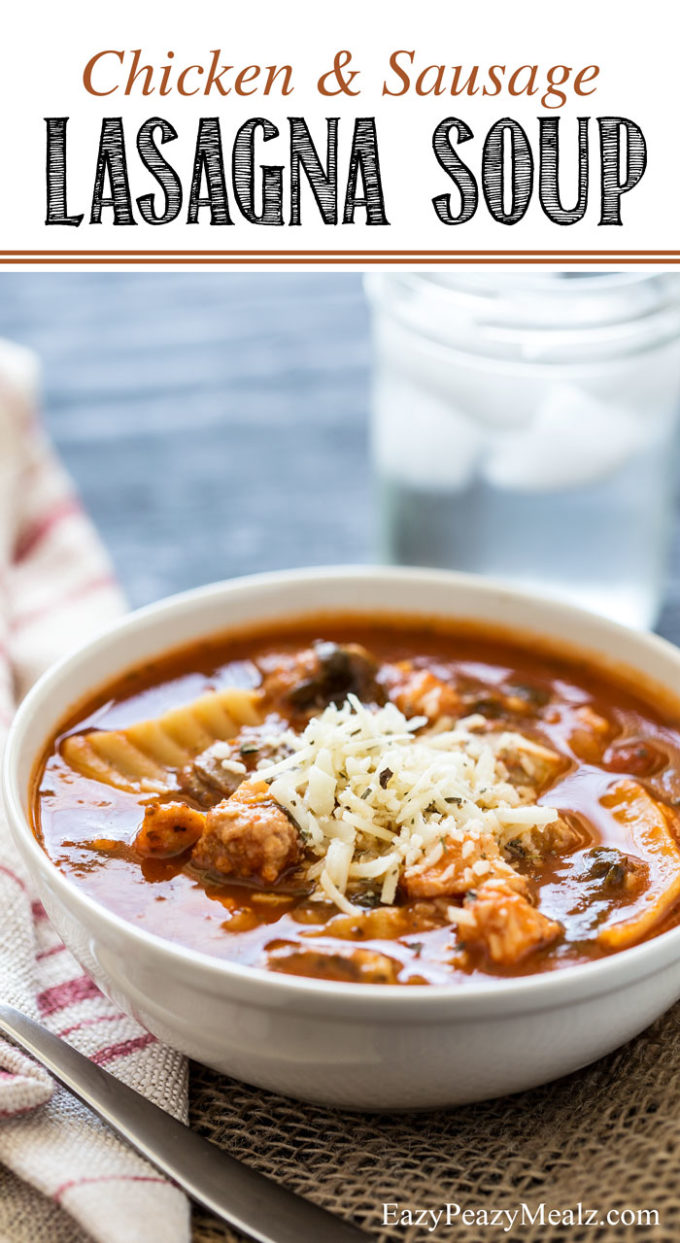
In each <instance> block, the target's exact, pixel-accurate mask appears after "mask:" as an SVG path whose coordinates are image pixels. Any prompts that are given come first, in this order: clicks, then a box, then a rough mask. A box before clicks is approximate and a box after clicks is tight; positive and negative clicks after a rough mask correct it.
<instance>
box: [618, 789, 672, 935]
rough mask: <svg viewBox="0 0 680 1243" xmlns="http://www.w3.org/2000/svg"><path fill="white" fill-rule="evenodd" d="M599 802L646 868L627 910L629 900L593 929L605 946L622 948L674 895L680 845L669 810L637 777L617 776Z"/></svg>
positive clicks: (665, 911) (659, 914)
mask: <svg viewBox="0 0 680 1243" xmlns="http://www.w3.org/2000/svg"><path fill="white" fill-rule="evenodd" d="M602 803H603V805H604V806H605V807H607V808H608V810H609V811H610V812H611V814H612V815H613V817H614V819H615V820H616V821H617V822H618V824H619V825H620V826H621V827H622V828H624V829H625V830H626V832H627V835H628V836H629V840H630V853H631V854H632V855H634V856H635V857H636V858H638V859H640V860H641V861H642V863H643V864H646V865H647V867H648V869H649V883H648V884H647V885H646V886H645V888H644V890H643V892H642V894H640V896H639V897H638V898H637V900H636V901H635V902H634V904H633V908H632V910H631V907H630V904H629V905H628V906H627V908H626V911H625V913H623V912H622V911H621V909H620V908H615V910H614V911H613V913H612V916H611V917H610V919H609V920H608V922H607V923H606V924H605V925H603V926H601V927H600V931H599V933H598V937H597V939H598V941H599V942H600V944H601V945H605V946H606V947H607V949H610V950H614V949H624V948H625V947H626V946H627V945H634V944H635V943H636V942H637V941H640V940H642V938H643V937H644V936H646V935H647V933H648V932H651V930H652V929H653V928H654V927H655V926H656V924H658V923H660V921H661V920H662V919H663V918H664V917H665V916H666V915H667V914H668V913H669V912H670V911H671V909H672V908H673V906H674V905H675V904H676V902H678V900H680V847H678V843H677V842H676V840H675V837H674V836H673V833H672V832H671V828H670V823H669V822H670V819H671V816H672V813H671V812H670V811H669V809H668V808H666V807H664V806H663V805H662V804H661V803H657V802H656V801H655V800H654V799H653V798H652V797H651V795H649V794H648V793H647V791H646V790H645V789H643V787H642V786H640V785H638V784H637V782H635V781H620V782H618V783H617V784H616V786H615V787H614V789H613V790H612V791H610V792H609V793H608V794H606V795H605V797H604V798H603V799H602ZM622 914H623V918H621V915H622Z"/></svg>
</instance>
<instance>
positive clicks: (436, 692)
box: [385, 660, 461, 722]
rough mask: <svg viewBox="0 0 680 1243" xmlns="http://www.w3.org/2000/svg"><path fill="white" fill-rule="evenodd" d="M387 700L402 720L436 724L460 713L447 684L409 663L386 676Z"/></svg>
mask: <svg viewBox="0 0 680 1243" xmlns="http://www.w3.org/2000/svg"><path fill="white" fill-rule="evenodd" d="M385 681H386V685H387V688H388V693H389V697H390V699H391V700H393V702H394V703H395V704H396V705H397V707H398V708H399V710H400V711H401V712H403V713H404V716H407V717H412V716H426V717H427V719H428V721H431V722H435V721H439V720H440V719H441V718H442V717H444V716H455V715H456V714H457V713H458V712H459V710H460V703H461V700H460V695H459V694H458V691H457V690H456V689H455V687H453V686H451V684H450V683H449V682H444V681H443V679H442V678H438V677H437V676H436V674H434V673H432V672H431V671H430V670H429V669H414V667H413V665H412V664H411V662H410V661H409V660H403V661H401V662H400V663H399V664H397V665H394V666H393V667H392V669H391V670H390V671H389V672H388V674H387V675H386V679H385Z"/></svg>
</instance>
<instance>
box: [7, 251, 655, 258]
mask: <svg viewBox="0 0 680 1243" xmlns="http://www.w3.org/2000/svg"><path fill="white" fill-rule="evenodd" d="M25 255H28V256H33V255H35V256H55V257H64V258H66V257H74V258H77V257H85V256H92V257H100V256H102V257H103V256H116V257H122V256H132V257H137V258H142V257H146V256H149V257H156V256H158V257H165V256H169V257H172V256H182V257H188V256H196V257H206V258H207V257H210V258H227V257H228V258H246V257H250V256H252V257H254V258H258V259H260V258H261V259H263V260H264V259H268V258H279V257H281V258H297V257H301V258H302V257H308V256H309V257H312V256H314V257H319V258H325V257H328V258H331V257H332V258H336V257H337V258H344V259H352V258H353V257H354V256H356V257H358V258H372V257H374V258H386V257H393V256H394V257H399V256H407V255H408V256H414V257H423V258H433V259H434V258H473V257H478V256H479V257H483V256H493V257H501V256H502V257H505V256H507V257H508V258H514V257H517V258H521V257H525V256H527V257H539V256H541V257H542V256H546V257H554V256H560V257H564V258H565V259H567V260H576V259H578V258H580V257H582V256H589V257H590V256H597V257H601V256H606V257H611V256H616V257H619V256H621V257H623V256H631V257H643V256H650V257H659V256H662V257H668V256H677V257H678V258H680V250H633V249H629V250H576V251H565V250H409V249H404V250H244V249H240V250H189V249H180V250H120V249H119V250H84V249H83V250H28V249H26V250H0V258H5V257H7V258H12V257H17V258H18V257H20V256H25Z"/></svg>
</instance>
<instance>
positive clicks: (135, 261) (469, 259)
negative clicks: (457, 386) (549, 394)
mask: <svg viewBox="0 0 680 1243" xmlns="http://www.w3.org/2000/svg"><path fill="white" fill-rule="evenodd" d="M608 257H609V258H611V256H608ZM555 258H558V259H559V262H560V264H562V265H574V266H576V265H581V266H586V265H588V266H590V265H595V264H602V263H605V262H607V256H596V257H594V258H593V257H588V258H583V257H582V256H576V257H574V256H564V255H563V256H560V255H557V256H555V257H549V258H548V257H541V258H536V257H531V256H527V255H517V254H508V255H505V256H491V255H487V254H480V255H471V254H465V255H460V256H458V255H457V256H455V257H454V256H451V255H439V256H436V257H431V258H428V259H426V260H424V259H423V258H422V256H418V255H414V254H406V255H404V256H395V255H388V256H386V255H384V254H377V255H366V254H364V255H362V256H360V257H357V258H354V257H352V256H351V255H349V256H348V255H334V254H333V253H332V252H331V253H330V254H325V255H323V256H305V255H299V254H291V255H285V256H284V255H281V256H276V257H273V256H271V255H262V254H257V255H243V254H237V255H223V254H220V253H213V254H211V255H201V254H195V255H191V254H189V255H181V254H180V255H148V256H140V255H136V254H133V255H125V254H121V253H119V252H114V253H113V254H111V255H107V254H98V255H91V256H80V255H63V254H62V255H52V256H46V255H42V256H41V255H23V256H22V255H11V256H3V255H2V254H0V267H3V266H12V267H15V266H55V267H66V266H74V265H80V266H89V265H93V264H101V265H106V266H116V265H118V266H123V265H135V266H144V265H148V266H159V265H167V266H174V265H192V264H193V265H194V266H206V267H208V266H211V265H222V266H225V267H226V266H242V265H243V266H245V265H249V266H268V267H273V266H294V265H298V266H307V267H314V266H318V265H319V264H322V263H328V264H332V265H333V266H337V267H340V266H343V265H344V266H347V267H350V266H357V265H358V266H368V265H370V266H374V265H383V266H385V264H390V265H392V264H394V265H399V266H406V265H413V264H414V263H427V264H429V265H432V266H436V265H437V264H439V265H447V266H454V265H467V264H470V265H474V264H477V265H489V266H493V265H494V264H495V265H496V266H499V265H502V264H516V265H522V264H524V265H527V266H528V265H535V266H545V265H547V264H554V263H555ZM616 258H617V262H618V263H620V264H621V265H624V266H630V265H634V264H648V263H649V261H650V260H649V254H648V253H647V252H642V253H641V254H633V253H630V254H627V255H625V256H616ZM663 260H664V263H666V264H669V265H676V264H680V253H679V252H677V251H673V252H664V254H663Z"/></svg>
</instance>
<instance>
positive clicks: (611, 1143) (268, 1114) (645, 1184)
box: [191, 1005, 680, 1243]
mask: <svg viewBox="0 0 680 1243" xmlns="http://www.w3.org/2000/svg"><path fill="white" fill-rule="evenodd" d="M191 1120H192V1125H193V1126H194V1127H195V1128H196V1129H197V1130H199V1131H201V1132H202V1133H203V1134H204V1135H205V1136H207V1137H208V1138H209V1139H211V1140H213V1141H214V1142H215V1143H217V1144H219V1145H220V1147H222V1148H224V1149H226V1150H227V1151H228V1152H230V1153H232V1154H233V1155H234V1156H237V1157H240V1158H242V1159H243V1160H244V1161H247V1162H248V1163H249V1164H250V1165H252V1166H254V1167H256V1168H257V1169H259V1170H261V1171H262V1172H263V1173H265V1174H269V1175H271V1176H272V1177H273V1178H276V1179H277V1181H279V1182H281V1183H285V1184H286V1185H287V1186H289V1187H291V1188H293V1189H294V1190H295V1191H299V1192H300V1193H301V1194H302V1195H305V1196H308V1197H309V1199H310V1200H315V1201H316V1202H317V1203H318V1204H322V1205H323V1206H324V1207H325V1208H329V1209H331V1210H332V1211H334V1212H336V1213H338V1214H340V1215H342V1216H346V1217H352V1218H354V1220H355V1221H356V1223H357V1224H358V1225H361V1226H363V1227H364V1229H366V1230H367V1231H368V1233H369V1235H370V1236H371V1237H372V1238H373V1239H375V1240H377V1241H378V1243H388V1241H389V1243H392V1241H393V1240H399V1241H400V1243H415V1241H416V1240H417V1241H418V1243H421V1240H426V1239H429V1240H435V1241H436V1240H442V1239H445V1240H454V1239H455V1240H456V1241H459V1240H460V1243H480V1240H488V1241H489V1243H496V1240H500V1239H508V1238H510V1239H513V1238H516V1239H521V1240H523V1241H524V1240H526V1241H527V1243H530V1241H531V1243H533V1241H534V1240H540V1241H541V1243H581V1240H583V1243H601V1241H603V1240H607V1241H609V1240H633V1239H634V1240H639V1239H645V1240H648V1241H649V1243H660V1241H663V1243H671V1241H672V1240H678V1239H680V1185H679V1184H680V1167H679V1164H678V1157H679V1156H680V1152H679V1150H680V1005H678V1006H675V1007H674V1009H673V1010H671V1011H670V1012H669V1013H668V1014H666V1015H665V1016H664V1017H663V1018H662V1019H660V1020H659V1021H658V1022H657V1023H655V1024H654V1026H653V1027H651V1028H649V1029H648V1030H647V1031H646V1032H644V1033H643V1035H642V1036H640V1037H638V1039H637V1040H635V1041H633V1042H632V1043H630V1044H628V1045H626V1046H625V1047H624V1048H623V1049H620V1050H618V1051H617V1052H616V1053H613V1054H612V1055H611V1056H610V1057H607V1058H604V1059H602V1060H601V1061H599V1062H597V1063H596V1064H595V1065H594V1066H592V1067H590V1068H588V1069H587V1070H584V1071H580V1072H578V1073H577V1074H574V1075H570V1076H568V1077H567V1078H565V1079H561V1080H559V1081H558V1082H557V1083H552V1084H548V1085H547V1086H546V1087H544V1088H538V1089H535V1090H534V1091H532V1092H526V1093H524V1094H522V1095H521V1096H512V1097H505V1098H503V1099H502V1100H496V1101H488V1102H485V1103H482V1104H478V1105H467V1106H465V1107H463V1108H458V1109H451V1110H448V1111H438V1112H435V1113H422V1114H389V1115H388V1114H367V1115H361V1114H353V1113H352V1114H350V1113H338V1112H335V1111H331V1110H328V1109H322V1108H319V1107H317V1106H314V1105H304V1104H299V1103H297V1102H295V1101H291V1100H288V1099H284V1098H283V1097H280V1096H275V1095H273V1094H272V1093H269V1092H263V1091H261V1090H259V1089H256V1088H249V1087H245V1086H243V1085H242V1084H240V1083H236V1082H235V1081H233V1080H230V1079H226V1078H224V1077H222V1076H220V1075H216V1074H214V1073H213V1072H212V1071H208V1070H206V1069H205V1068H204V1067H200V1066H194V1067H193V1068H192V1100H191ZM579 1201H580V1202H581V1203H582V1204H583V1206H584V1209H583V1213H584V1214H585V1213H586V1212H588V1211H590V1210H593V1211H597V1219H598V1221H599V1219H600V1218H601V1217H604V1215H605V1214H606V1213H609V1212H610V1211H611V1210H615V1211H617V1210H618V1211H621V1210H624V1209H626V1210H633V1211H634V1212H637V1211H638V1210H640V1209H642V1210H645V1209H650V1210H656V1211H657V1212H658V1215H659V1222H658V1225H654V1224H652V1225H651V1226H648V1225H646V1224H645V1223H644V1221H643V1222H641V1223H640V1222H638V1221H637V1220H636V1221H635V1222H634V1223H631V1224H623V1225H621V1224H616V1225H613V1224H605V1223H602V1224H599V1225H598V1224H593V1225H586V1224H585V1221H584V1224H582V1225H579V1224H578V1215H577V1212H578V1210H577V1205H578V1203H579ZM447 1202H449V1203H455V1204H458V1205H460V1206H461V1209H463V1208H467V1209H471V1210H473V1211H474V1212H475V1213H477V1212H479V1211H480V1210H487V1212H488V1214H489V1217H490V1218H491V1215H492V1211H493V1210H503V1209H508V1210H510V1211H513V1210H515V1209H521V1205H522V1203H523V1202H524V1203H526V1205H527V1206H528V1208H529V1209H530V1211H531V1212H532V1213H535V1212H536V1210H537V1209H538V1208H539V1206H540V1204H541V1203H543V1204H544V1205H545V1215H546V1216H545V1219H544V1221H543V1222H541V1221H540V1220H538V1221H536V1223H535V1224H534V1225H531V1224H529V1223H528V1222H525V1223H524V1224H515V1226H514V1227H513V1228H512V1229H511V1230H510V1231H507V1229H506V1230H505V1231H504V1228H503V1227H504V1226H506V1227H507V1225H508V1222H507V1219H504V1221H503V1223H502V1224H501V1223H499V1224H496V1225H495V1226H494V1225H492V1224H488V1225H483V1224H481V1225H480V1224H476V1225H472V1224H471V1225H465V1224H463V1223H462V1222H461V1220H460V1219H458V1220H456V1221H454V1222H453V1224H451V1225H448V1226H447V1225H446V1223H445V1220H443V1219H442V1221H440V1224H439V1225H438V1227H437V1228H436V1229H435V1230H434V1231H432V1232H428V1228H427V1225H424V1224H419V1225H416V1224H414V1225H411V1226H403V1225H384V1224H383V1209H382V1206H383V1204H384V1203H397V1204H399V1206H400V1208H410V1209H412V1210H414V1211H417V1210H428V1209H433V1210H435V1211H436V1210H439V1209H441V1208H442V1206H444V1205H446V1203H447ZM555 1209H557V1210H567V1209H573V1210H574V1214H575V1216H574V1221H573V1223H570V1222H569V1221H568V1220H567V1221H566V1222H565V1223H564V1224H563V1223H560V1224H550V1222H549V1221H548V1218H547V1214H548V1212H549V1211H550V1210H555ZM193 1237H194V1243H227V1241H228V1243H242V1236H241V1235H237V1234H235V1233H234V1232H232V1231H230V1230H228V1229H227V1228H226V1227H224V1226H222V1225H221V1224H220V1223H218V1222H216V1221H215V1220H214V1219H213V1218H211V1217H209V1216H207V1215H205V1214H203V1213H200V1212H196V1213H195V1215H194V1236H193ZM300 1243H323V1241H322V1240H315V1239H314V1240H312V1239H310V1240H306V1239H301V1240H300Z"/></svg>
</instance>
